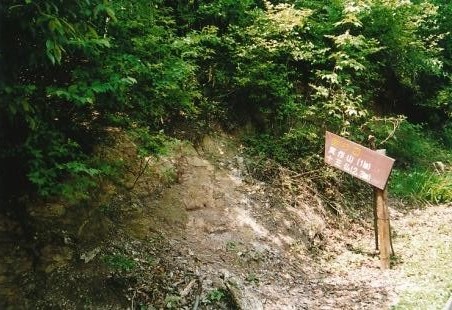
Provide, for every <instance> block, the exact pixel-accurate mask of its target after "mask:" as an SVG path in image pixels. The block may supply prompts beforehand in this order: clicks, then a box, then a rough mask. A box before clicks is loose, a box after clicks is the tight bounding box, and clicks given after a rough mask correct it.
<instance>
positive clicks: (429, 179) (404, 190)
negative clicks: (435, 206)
mask: <svg viewBox="0 0 452 310" xmlns="http://www.w3.org/2000/svg"><path fill="white" fill-rule="evenodd" d="M389 187H390V188H389V190H390V192H391V193H392V194H393V195H395V196H397V197H400V198H405V199H409V200H418V201H429V202H433V203H442V202H448V201H452V172H450V171H449V172H445V173H442V174H438V173H437V172H434V171H429V170H426V169H413V170H400V169H396V170H394V171H393V173H392V177H391V182H390V183H389Z"/></svg>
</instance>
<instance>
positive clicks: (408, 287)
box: [0, 135, 452, 309]
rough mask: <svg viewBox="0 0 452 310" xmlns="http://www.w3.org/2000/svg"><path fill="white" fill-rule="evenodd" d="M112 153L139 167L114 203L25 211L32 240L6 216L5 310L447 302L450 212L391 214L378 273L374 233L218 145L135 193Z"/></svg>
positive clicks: (159, 169)
mask: <svg viewBox="0 0 452 310" xmlns="http://www.w3.org/2000/svg"><path fill="white" fill-rule="evenodd" d="M117 152H119V153H120V155H121V157H124V159H125V160H130V161H131V162H134V164H133V165H131V169H130V176H129V177H128V179H129V182H128V184H126V186H125V187H123V188H122V189H119V187H115V186H112V185H106V186H105V188H104V189H103V190H104V193H103V194H102V195H100V196H99V197H96V199H93V200H94V201H93V202H91V203H87V204H85V205H78V206H69V205H67V204H64V203H61V202H53V203H46V204H39V205H38V204H36V205H29V206H28V207H27V210H28V213H29V214H30V217H31V222H30V225H31V226H32V228H33V231H34V235H33V236H31V239H30V236H27V237H26V236H25V235H26V234H25V233H24V231H23V228H22V227H21V226H20V225H18V223H17V221H16V220H14V218H13V217H12V216H11V215H2V216H1V219H0V241H1V246H0V249H1V252H0V254H1V257H2V264H1V265H0V300H1V302H0V305H1V306H2V308H7V309H21V308H22V309H49V308H64V309H79V308H91V309H126V308H137V309H141V308H149V309H164V308H170V309H171V308H172V309H234V308H243V309H388V308H390V307H391V305H395V304H397V303H399V305H401V306H400V307H401V308H402V309H416V307H415V306H413V305H410V303H409V300H410V297H409V294H408V295H407V292H412V291H416V290H418V289H419V288H420V287H422V289H424V290H425V294H430V293H433V294H437V295H438V298H437V299H438V305H441V304H442V303H445V302H446V300H447V298H448V293H450V291H451V289H452V285H451V280H450V279H452V274H450V272H451V271H450V270H452V266H451V265H450V260H449V261H441V260H443V259H444V257H446V256H447V255H449V257H450V254H452V249H451V244H452V242H451V239H450V238H451V236H452V228H451V226H452V225H450V224H449V223H451V222H452V211H451V209H452V208H451V207H450V206H441V207H431V208H428V209H425V210H420V211H413V212H412V213H403V212H401V211H398V209H393V210H392V214H393V227H394V230H395V240H394V247H395V250H396V254H397V255H398V256H397V257H398V261H396V264H395V265H394V268H393V269H392V270H389V271H386V272H381V271H380V270H379V268H378V265H379V264H378V258H377V257H375V256H374V255H373V253H372V252H373V231H372V227H371V225H370V223H366V222H365V221H352V220H349V219H346V218H344V217H343V216H341V215H339V216H336V217H334V216H332V215H331V214H329V213H328V212H329V211H327V210H326V209H327V208H326V207H325V206H324V205H323V204H322V202H321V201H320V200H319V199H318V198H316V195H315V192H313V191H310V190H309V189H306V190H299V189H298V190H296V189H295V188H293V186H294V184H293V183H290V182H286V181H284V180H282V181H281V184H282V187H284V188H282V189H281V188H279V189H278V188H274V187H272V186H270V185H269V184H266V183H264V182H259V181H257V180H255V179H254V178H252V176H251V175H250V173H249V167H248V164H247V160H246V159H245V157H244V156H243V154H241V149H240V145H239V144H237V143H236V142H234V141H233V140H232V139H230V138H229V137H227V136H225V135H219V136H215V137H206V138H205V139H204V141H203V142H202V143H201V145H200V146H199V147H198V148H197V149H196V150H195V149H194V148H193V147H192V146H190V145H187V144H179V145H177V146H175V148H174V150H173V152H171V154H172V155H170V156H166V157H163V158H160V159H149V163H150V164H149V169H148V170H149V171H148V172H147V173H145V174H144V175H143V176H141V177H140V178H139V179H136V178H135V177H134V176H137V175H139V169H140V167H143V162H141V164H140V162H139V161H137V160H136V159H133V158H134V156H135V155H136V154H135V153H134V150H133V145H131V144H130V141H126V140H124V141H122V142H121V146H120V147H119V148H118V150H117ZM116 155H118V154H116ZM125 178H127V177H125ZM135 181H137V182H135ZM131 185H134V186H133V188H132V186H131ZM306 186H309V184H306ZM282 190H284V192H285V193H287V192H289V193H292V195H293V196H294V198H293V199H291V200H290V201H291V203H287V200H284V199H282V195H283V193H282ZM438 260H440V261H441V262H440V263H439V264H436V263H435V262H437V261H438ZM420 262H424V263H425V262H430V263H431V264H427V265H426V266H425V268H417V267H416V264H419V263H420ZM434 268H436V269H441V270H442V268H444V270H442V271H441V272H436V273H435V272H434V273H432V272H431V271H432V270H433V269H434ZM447 273H449V274H447ZM432 274H435V275H434V276H433V275H432ZM429 275H432V277H433V278H430V277H429ZM440 275H442V276H440ZM435 277H436V278H435ZM420 279H424V280H422V281H424V282H422V285H420V284H419V283H420V281H421V280H420ZM448 290H449V291H448ZM407 296H408V297H407ZM411 299H413V298H411ZM412 306H413V307H412ZM410 307H412V308H410ZM427 308H428V307H427Z"/></svg>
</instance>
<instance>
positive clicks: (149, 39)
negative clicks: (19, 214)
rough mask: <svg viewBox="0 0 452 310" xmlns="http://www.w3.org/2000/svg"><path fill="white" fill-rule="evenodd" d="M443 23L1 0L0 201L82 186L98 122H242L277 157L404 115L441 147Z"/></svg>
mask: <svg viewBox="0 0 452 310" xmlns="http://www.w3.org/2000/svg"><path fill="white" fill-rule="evenodd" d="M451 23H452V5H451V4H450V3H449V1H447V0H424V1H414V0H413V1H409V0H404V1H402V0H356V1H349V0H328V1H324V0H309V1H298V0H292V1H261V0H242V1H236V0H209V1H197V0H191V1H182V0H180V1H165V0H151V1H149V0H148V1H143V0H137V1H124V0H118V1H106V0H104V1H100V0H84V1H67V0H39V1H38V0H4V1H2V2H1V4H0V159H1V163H0V188H2V189H3V192H2V193H1V196H2V197H1V199H11V198H12V197H11V193H15V194H18V195H19V194H23V192H22V193H20V192H18V191H17V189H18V188H19V189H23V190H25V191H30V190H33V191H36V192H37V193H38V194H39V195H41V196H44V197H46V196H47V197H48V196H52V195H59V194H62V193H63V194H64V193H68V192H73V191H74V188H76V189H77V190H80V191H81V192H83V191H86V190H87V189H88V188H89V187H90V186H91V185H92V184H93V182H95V178H96V177H102V176H105V175H108V174H109V173H110V172H111V170H110V169H111V167H109V166H108V165H106V164H105V163H102V162H99V161H96V160H93V158H92V157H91V156H90V154H91V152H92V150H93V147H94V146H95V145H96V143H99V139H101V138H102V137H103V132H104V130H105V129H106V128H108V127H111V126H115V127H122V128H124V129H127V128H137V127H139V128H144V130H145V131H146V132H150V133H152V132H171V130H172V129H174V128H177V127H178V126H187V125H188V126H189V127H190V128H191V130H193V131H202V130H205V129H206V128H208V127H209V124H212V123H220V124H223V125H224V126H225V127H228V128H229V129H232V127H234V126H241V125H243V124H245V123H253V125H254V126H255V128H257V130H258V134H259V135H260V137H259V141H260V142H259V143H258V145H257V146H256V149H257V150H259V151H263V152H266V153H267V154H268V155H269V156H272V157H274V158H276V159H277V160H280V161H281V162H285V163H293V159H294V158H299V157H303V158H307V157H310V156H312V155H313V154H320V153H321V148H322V143H323V140H322V137H323V133H324V131H325V129H329V130H330V131H335V132H337V133H340V134H342V135H346V136H351V137H353V138H354V139H355V140H358V141H365V139H366V138H367V135H368V134H371V133H372V134H374V135H377V136H379V138H380V140H383V139H384V138H385V137H387V135H388V132H390V131H391V129H392V127H391V124H394V123H395V122H398V121H399V120H400V119H401V118H405V117H407V118H408V121H410V122H411V123H412V124H417V125H409V126H408V127H405V131H403V130H402V131H401V133H403V132H405V133H407V132H408V134H411V135H413V134H414V135H416V134H418V133H419V132H420V129H419V127H416V126H420V124H423V126H426V128H432V129H434V130H435V131H436V132H437V133H438V136H437V137H438V139H437V140H438V141H440V142H439V143H442V144H443V145H444V146H445V147H446V148H447V147H450V146H451V143H452V138H451V136H452V124H451V121H450V120H451V116H452V105H451V103H450V102H451V96H452V83H451V66H452V62H451V54H452V38H451V33H450V29H452V27H451V26H452V25H451ZM400 116H401V117H400ZM382 119H384V120H385V121H382ZM388 120H389V121H388ZM391 120H392V123H391ZM388 124H389V125H388ZM407 128H408V129H407ZM142 134H143V133H142ZM266 141H267V142H268V141H271V142H269V143H266ZM157 144H158V143H157ZM393 146H394V150H395V151H398V152H399V153H398V155H400V156H401V158H402V162H403V159H404V158H407V160H406V162H409V161H410V160H411V159H410V158H408V157H409V156H408V155H406V154H404V153H403V150H404V147H405V146H403V147H401V146H400V144H393ZM410 147H413V146H410ZM156 148H158V145H157V146H156V145H154V144H151V145H150V151H152V150H153V149H154V151H155V149H156ZM404 156H405V157H404ZM62 180H77V181H74V182H72V183H69V184H67V182H61V181H62Z"/></svg>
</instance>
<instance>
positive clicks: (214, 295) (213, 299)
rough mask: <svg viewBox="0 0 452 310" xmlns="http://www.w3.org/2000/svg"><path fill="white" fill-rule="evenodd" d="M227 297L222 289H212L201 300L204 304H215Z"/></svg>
mask: <svg viewBox="0 0 452 310" xmlns="http://www.w3.org/2000/svg"><path fill="white" fill-rule="evenodd" d="M226 297H227V293H226V292H225V291H224V290H222V289H213V290H211V291H209V292H208V293H207V295H206V297H204V299H203V301H202V302H203V303H204V304H215V303H218V302H220V301H222V300H225V299H226Z"/></svg>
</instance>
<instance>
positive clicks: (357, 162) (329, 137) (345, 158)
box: [325, 131, 395, 189]
mask: <svg viewBox="0 0 452 310" xmlns="http://www.w3.org/2000/svg"><path fill="white" fill-rule="evenodd" d="M394 161H395V160H394V159H392V158H390V157H388V156H386V155H383V154H380V153H378V152H376V151H373V150H371V149H369V148H367V147H364V146H362V145H359V144H357V143H355V142H352V141H350V140H347V139H345V138H342V137H340V136H338V135H335V134H334V133H331V132H328V131H327V132H326V136H325V162H326V163H327V164H329V165H331V166H333V167H336V168H338V169H340V170H342V171H345V172H347V173H349V174H351V175H352V176H354V177H356V178H358V179H361V180H363V181H365V182H367V183H369V184H372V185H373V186H375V187H378V188H379V189H384V188H385V186H386V182H387V181H388V177H389V174H390V173H391V169H392V165H393V164H394Z"/></svg>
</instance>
